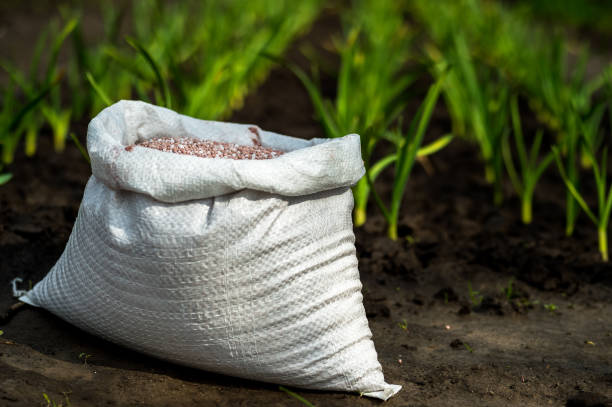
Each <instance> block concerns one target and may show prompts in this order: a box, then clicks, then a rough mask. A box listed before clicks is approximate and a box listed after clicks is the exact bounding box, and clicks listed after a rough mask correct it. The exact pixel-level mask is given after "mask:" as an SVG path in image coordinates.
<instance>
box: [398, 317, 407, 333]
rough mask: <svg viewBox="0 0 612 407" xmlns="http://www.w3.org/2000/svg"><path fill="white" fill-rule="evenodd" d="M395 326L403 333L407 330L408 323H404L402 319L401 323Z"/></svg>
mask: <svg viewBox="0 0 612 407" xmlns="http://www.w3.org/2000/svg"><path fill="white" fill-rule="evenodd" d="M397 325H398V326H399V327H400V328H402V329H403V330H404V331H406V330H408V321H406V320H405V319H402V322H398V323H397Z"/></svg>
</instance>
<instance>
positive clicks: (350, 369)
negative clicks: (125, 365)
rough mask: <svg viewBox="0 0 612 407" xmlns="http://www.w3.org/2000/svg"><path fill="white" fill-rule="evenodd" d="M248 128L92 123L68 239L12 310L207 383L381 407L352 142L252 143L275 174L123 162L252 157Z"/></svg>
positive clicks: (254, 168) (232, 163)
mask: <svg viewBox="0 0 612 407" xmlns="http://www.w3.org/2000/svg"><path fill="white" fill-rule="evenodd" d="M248 127H250V126H247V125H239V124H231V123H220V122H212V121H202V120H196V119H193V118H189V117H186V116H182V115H179V114H177V113H175V112H173V111H170V110H168V109H164V108H161V107H157V106H153V105H149V104H146V103H143V102H133V101H122V102H119V103H117V104H115V105H113V106H111V107H109V108H107V109H105V110H104V111H102V112H101V113H100V114H99V115H98V116H97V117H95V118H94V119H93V120H92V121H91V123H90V125H89V129H88V134H87V147H88V150H89V153H90V155H91V160H92V170H93V176H92V177H91V178H90V180H89V182H88V183H87V187H86V188H85V194H84V196H83V202H82V204H81V207H80V209H79V215H78V217H77V220H76V223H75V225H74V229H73V231H72V234H71V235H70V239H69V241H68V244H67V246H66V249H65V251H64V253H63V254H62V256H61V258H60V260H59V261H58V262H57V264H56V265H55V266H54V267H53V269H52V270H51V271H50V272H49V274H48V275H47V276H46V277H45V278H44V279H43V280H42V281H41V282H40V283H38V284H37V285H36V286H35V287H34V288H33V289H32V290H31V291H30V292H28V293H27V294H26V295H24V296H22V297H21V298H20V300H22V301H24V302H27V303H29V304H31V305H34V306H40V307H44V308H46V309H48V310H49V311H51V312H53V313H54V314H56V315H58V316H59V317H61V318H63V319H65V320H66V321H69V322H70V323H72V324H74V325H76V326H78V327H80V328H82V329H84V330H86V331H88V332H91V333H93V334H95V335H99V336H101V337H103V338H106V339H108V340H110V341H112V342H116V343H119V344H121V345H125V346H127V347H130V348H132V349H135V350H138V351H141V352H144V353H147V354H150V355H154V356H156V357H159V358H162V359H166V360H170V361H173V362H177V363H180V364H184V365H188V366H193V367H197V368H201V369H205V370H209V371H213V372H218V373H223V374H227V375H233V376H238V377H243V378H248V379H255V380H261V381H266V382H272V383H278V384H284V385H289V386H296V387H303V388H309V389H326V390H343V391H352V392H359V393H363V394H365V395H367V396H371V397H377V398H381V399H385V400H386V399H387V398H389V397H391V396H392V395H393V394H395V393H397V392H398V391H399V389H400V386H397V385H390V384H387V383H385V381H384V378H383V374H382V369H381V366H380V364H379V363H378V360H377V355H376V351H375V350H374V344H373V342H372V340H371V336H372V334H371V332H370V329H369V327H368V321H367V319H366V316H365V312H364V308H363V305H362V295H361V283H360V280H359V272H358V270H357V258H356V256H355V246H354V240H355V238H354V235H353V229H352V221H351V210H352V207H353V197H352V194H351V190H350V186H351V185H353V184H355V183H356V182H357V180H358V179H359V178H360V177H361V176H362V175H363V172H364V169H363V163H362V160H361V154H360V146H359V136H357V135H349V136H346V137H343V138H340V139H334V140H329V139H314V140H310V141H304V140H300V139H295V138H292V137H286V136H282V135H279V134H275V133H271V132H266V131H262V130H259V131H258V133H259V135H260V140H259V141H260V142H261V144H262V145H263V146H265V147H271V148H275V149H279V150H283V151H285V152H286V153H285V154H284V155H282V156H280V157H278V158H275V159H270V160H240V161H237V160H230V159H213V158H199V157H193V156H186V155H178V154H173V153H166V152H162V151H158V150H154V149H148V148H144V147H138V146H137V147H134V148H133V149H131V151H127V150H126V149H125V147H126V146H127V145H129V144H133V143H135V142H137V141H139V140H144V139H148V138H152V137H159V136H168V135H171V136H188V137H198V138H203V139H210V140H217V141H228V142H235V143H239V144H245V145H255V143H256V142H257V141H256V140H254V138H256V136H255V135H254V134H253V133H252V132H251V131H249V129H248Z"/></svg>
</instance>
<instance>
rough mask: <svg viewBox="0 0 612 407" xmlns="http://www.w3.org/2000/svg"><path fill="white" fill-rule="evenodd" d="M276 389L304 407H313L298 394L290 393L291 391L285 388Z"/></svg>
mask: <svg viewBox="0 0 612 407" xmlns="http://www.w3.org/2000/svg"><path fill="white" fill-rule="evenodd" d="M278 389H279V390H280V391H284V392H285V393H287V394H288V395H289V396H291V397H293V398H294V399H296V400H297V401H299V402H300V403H302V404H304V405H305V406H308V407H315V406H314V404H312V403H311V402H310V401H308V400H306V399H305V398H304V397H302V396H300V395H299V394H297V393H294V392H292V391H291V390H289V389H287V388H286V387H283V386H278Z"/></svg>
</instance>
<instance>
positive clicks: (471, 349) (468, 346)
mask: <svg viewBox="0 0 612 407" xmlns="http://www.w3.org/2000/svg"><path fill="white" fill-rule="evenodd" d="M463 346H465V349H467V350H468V352H470V353H474V349H473V348H472V347H471V346H470V345H468V344H467V343H465V342H463Z"/></svg>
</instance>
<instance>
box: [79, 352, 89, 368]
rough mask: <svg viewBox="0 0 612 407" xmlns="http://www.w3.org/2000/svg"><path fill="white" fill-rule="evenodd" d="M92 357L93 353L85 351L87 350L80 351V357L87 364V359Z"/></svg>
mask: <svg viewBox="0 0 612 407" xmlns="http://www.w3.org/2000/svg"><path fill="white" fill-rule="evenodd" d="M90 357H91V355H90V354H88V353H85V352H81V353H79V359H81V360H82V361H83V364H84V365H85V366H87V361H88V360H89V358H90Z"/></svg>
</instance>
